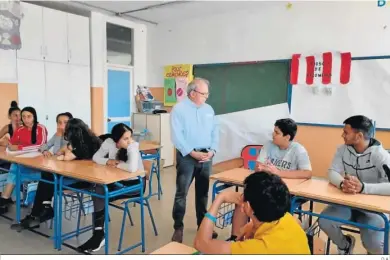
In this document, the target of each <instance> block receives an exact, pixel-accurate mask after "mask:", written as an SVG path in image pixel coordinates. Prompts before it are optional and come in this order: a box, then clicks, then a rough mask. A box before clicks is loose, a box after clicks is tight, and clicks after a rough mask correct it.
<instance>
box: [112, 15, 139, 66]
mask: <svg viewBox="0 0 390 260" xmlns="http://www.w3.org/2000/svg"><path fill="white" fill-rule="evenodd" d="M106 30H107V63H110V64H118V65H125V66H133V60H134V59H133V45H134V40H133V29H131V28H127V27H123V26H120V25H116V24H111V23H107V27H106Z"/></svg>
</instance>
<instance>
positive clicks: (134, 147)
mask: <svg viewBox="0 0 390 260" xmlns="http://www.w3.org/2000/svg"><path fill="white" fill-rule="evenodd" d="M132 135H133V130H132V129H131V128H130V127H128V126H127V125H125V124H122V123H120V124H117V125H115V126H114V127H113V128H112V130H111V134H110V135H108V136H107V135H106V136H105V138H106V139H105V141H104V142H103V144H102V145H101V146H100V149H99V150H98V151H97V152H96V153H95V155H94V156H93V161H94V162H96V163H98V164H101V165H107V166H109V167H116V168H119V169H122V170H124V171H128V172H135V171H138V170H143V169H144V166H143V163H142V158H141V155H140V152H139V144H138V143H137V142H135V141H134V140H133V138H132ZM120 183H121V184H122V185H124V186H132V185H137V184H139V180H138V178H134V179H129V180H124V181H121V182H120ZM143 184H144V190H145V185H146V182H145V178H144V179H143ZM118 188H119V187H118V186H116V185H115V184H112V185H108V190H109V191H113V190H115V189H118ZM95 192H96V193H98V194H101V195H104V190H103V187H102V186H101V185H98V186H96V189H95ZM135 196H139V193H133V194H126V195H123V196H117V197H115V198H112V199H110V200H111V201H112V200H118V199H120V198H130V197H135ZM94 212H95V216H94V217H95V220H94V221H95V229H94V231H93V236H92V237H91V238H90V239H89V240H88V241H87V242H86V243H84V244H83V245H82V246H80V247H79V248H78V250H79V251H82V252H96V251H98V250H99V249H100V248H101V247H102V246H104V244H105V240H104V229H103V227H104V199H96V200H95V201H94Z"/></svg>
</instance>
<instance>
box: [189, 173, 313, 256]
mask: <svg viewBox="0 0 390 260" xmlns="http://www.w3.org/2000/svg"><path fill="white" fill-rule="evenodd" d="M222 203H235V204H236V207H240V210H241V211H243V212H244V213H245V215H246V216H247V218H248V217H249V218H250V220H251V222H250V223H251V224H249V225H247V226H246V228H245V233H241V234H240V236H239V237H238V240H240V241H237V242H228V241H220V240H215V239H212V233H213V228H214V223H215V222H216V216H217V213H218V209H219V208H220V206H221V204H222ZM289 209H290V193H289V191H288V188H287V186H286V184H285V183H284V182H283V181H282V180H281V178H280V177H279V176H276V175H274V174H269V173H266V172H256V173H253V174H251V175H249V176H248V177H247V178H246V179H245V181H244V192H243V194H240V193H238V192H233V191H225V192H222V193H220V194H218V196H217V197H216V199H215V200H214V202H213V204H212V205H211V207H210V209H209V211H208V213H206V215H205V217H204V218H203V221H202V224H201V225H200V228H199V230H198V232H197V234H196V237H195V242H194V246H195V248H196V249H197V250H199V251H200V252H202V253H204V254H310V249H309V244H308V241H307V237H306V234H305V232H304V231H303V229H302V228H301V226H300V225H299V224H298V222H297V221H296V220H295V218H294V217H293V216H292V215H291V214H290V213H289Z"/></svg>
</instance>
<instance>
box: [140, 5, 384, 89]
mask: <svg viewBox="0 0 390 260" xmlns="http://www.w3.org/2000/svg"><path fill="white" fill-rule="evenodd" d="M292 3H293V4H292V8H291V9H289V10H288V9H287V8H286V5H287V2H279V1H275V2H265V3H264V7H263V8H261V9H260V8H259V9H252V10H247V11H237V12H231V13H225V14H221V15H213V16H209V17H207V18H199V19H193V20H187V21H183V20H182V21H180V23H177V22H176V23H170V24H168V23H167V24H159V25H158V26H157V27H156V28H154V29H153V30H149V37H150V40H149V41H150V42H149V48H151V50H150V53H151V55H152V57H151V59H150V60H151V62H150V63H151V65H150V66H149V68H148V69H149V70H148V85H149V86H161V85H162V83H163V76H162V75H163V66H164V65H169V64H179V63H191V64H202V63H218V62H234V61H254V60H270V59H285V58H290V57H291V55H292V54H294V53H312V52H324V51H329V50H337V51H350V52H351V53H352V55H353V56H355V57H356V56H373V55H389V54H390V5H387V6H385V7H377V2H376V1H364V2H361V1H357V2H325V1H321V2H317V1H312V2H292ZM222 4H223V2H221V5H222ZM386 25H387V28H386V27H385V26H386Z"/></svg>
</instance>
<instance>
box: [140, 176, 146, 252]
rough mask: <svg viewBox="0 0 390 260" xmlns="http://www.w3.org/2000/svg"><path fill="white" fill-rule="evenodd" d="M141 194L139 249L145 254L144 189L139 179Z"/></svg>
mask: <svg viewBox="0 0 390 260" xmlns="http://www.w3.org/2000/svg"><path fill="white" fill-rule="evenodd" d="M140 184H141V192H140V202H139V204H140V210H141V249H142V252H143V253H144V252H145V219H144V213H145V211H144V189H143V186H144V185H143V180H142V179H140Z"/></svg>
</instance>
